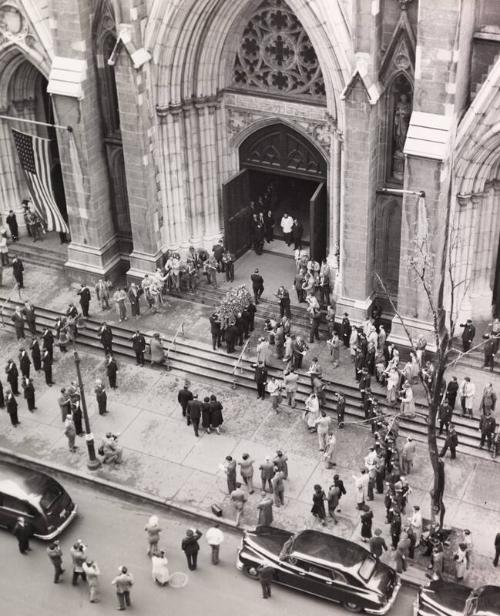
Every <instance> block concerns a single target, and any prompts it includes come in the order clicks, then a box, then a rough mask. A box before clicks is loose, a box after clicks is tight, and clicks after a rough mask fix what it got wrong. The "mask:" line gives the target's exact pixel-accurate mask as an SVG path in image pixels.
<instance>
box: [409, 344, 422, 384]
mask: <svg viewBox="0 0 500 616" xmlns="http://www.w3.org/2000/svg"><path fill="white" fill-rule="evenodd" d="M409 372H410V374H409V376H408V380H409V381H410V383H418V375H419V374H420V364H419V362H418V359H417V356H416V355H415V353H414V352H413V351H410V366H409Z"/></svg>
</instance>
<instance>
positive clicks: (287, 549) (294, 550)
mask: <svg viewBox="0 0 500 616" xmlns="http://www.w3.org/2000/svg"><path fill="white" fill-rule="evenodd" d="M261 564H267V565H269V566H271V567H273V568H274V581H275V582H277V583H278V584H283V585H284V586H290V587H291V588H295V589H296V590H300V591H302V592H306V593H309V594H311V595H315V596H317V597H321V598H323V599H327V600H329V601H335V602H336V603H341V604H342V605H343V606H344V607H345V608H346V609H348V610H350V611H351V612H361V611H365V612H367V613H368V614H387V612H388V611H389V610H390V608H391V606H392V605H393V603H394V601H395V600H396V597H397V594H398V592H399V589H400V586H401V582H400V580H399V577H398V575H397V573H396V572H395V571H394V569H392V568H391V567H389V566H387V565H385V564H384V563H381V562H380V561H378V560H376V559H375V558H374V557H373V556H372V555H371V554H370V552H368V550H366V549H365V548H363V547H361V546H360V545H358V544H357V543H353V542H352V541H347V540H346V539H342V538H341V537H336V536H334V535H329V534H326V533H322V532H319V531H316V530H304V531H302V532H299V533H296V534H294V533H291V532H289V531H286V530H282V529H279V528H273V527H268V526H259V527H257V528H256V529H255V531H246V532H245V534H244V536H243V539H242V541H241V546H240V548H239V550H238V558H237V564H236V566H237V568H238V569H239V570H240V571H244V572H245V573H246V574H247V575H249V576H251V577H255V578H256V577H258V571H257V567H258V566H259V565H261Z"/></svg>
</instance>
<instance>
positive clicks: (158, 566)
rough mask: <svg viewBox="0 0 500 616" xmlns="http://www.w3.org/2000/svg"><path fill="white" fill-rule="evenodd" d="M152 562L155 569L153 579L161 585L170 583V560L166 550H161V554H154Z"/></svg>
mask: <svg viewBox="0 0 500 616" xmlns="http://www.w3.org/2000/svg"><path fill="white" fill-rule="evenodd" d="M151 564H152V566H153V569H152V575H153V581H154V582H156V583H157V584H159V585H160V586H165V584H168V580H169V578H170V572H169V570H168V560H167V557H166V556H165V552H164V551H163V550H161V551H160V553H159V555H157V556H152V557H151Z"/></svg>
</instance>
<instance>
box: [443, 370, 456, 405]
mask: <svg viewBox="0 0 500 616" xmlns="http://www.w3.org/2000/svg"><path fill="white" fill-rule="evenodd" d="M457 394H458V380H457V377H456V376H452V377H451V381H450V382H449V383H448V385H447V387H446V399H447V401H448V404H449V405H450V408H451V409H452V410H453V409H454V408H455V402H456V399H457Z"/></svg>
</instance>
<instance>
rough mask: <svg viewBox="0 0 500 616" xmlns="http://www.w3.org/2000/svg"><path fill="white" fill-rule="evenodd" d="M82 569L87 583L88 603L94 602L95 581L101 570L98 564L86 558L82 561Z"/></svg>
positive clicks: (95, 595)
mask: <svg viewBox="0 0 500 616" xmlns="http://www.w3.org/2000/svg"><path fill="white" fill-rule="evenodd" d="M82 569H83V571H84V572H85V575H86V576H87V584H88V586H89V600H90V603H96V601H97V583H98V580H99V576H100V575H101V572H100V570H99V566H98V564H97V563H96V562H95V561H93V560H87V561H86V562H84V563H83V565H82Z"/></svg>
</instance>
